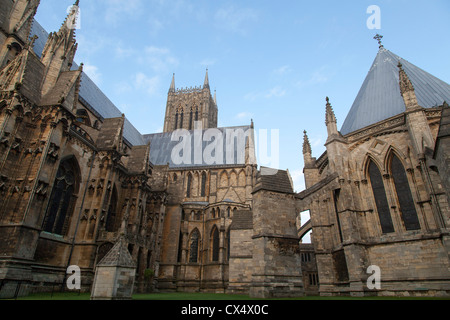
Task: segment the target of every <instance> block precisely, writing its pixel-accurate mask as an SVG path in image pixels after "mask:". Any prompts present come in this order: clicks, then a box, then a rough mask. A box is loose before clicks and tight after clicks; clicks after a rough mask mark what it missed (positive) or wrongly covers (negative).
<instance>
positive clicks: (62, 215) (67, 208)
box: [43, 158, 79, 235]
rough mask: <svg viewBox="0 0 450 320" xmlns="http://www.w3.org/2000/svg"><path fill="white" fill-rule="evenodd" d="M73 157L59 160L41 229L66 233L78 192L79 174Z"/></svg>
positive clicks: (60, 233)
mask: <svg viewBox="0 0 450 320" xmlns="http://www.w3.org/2000/svg"><path fill="white" fill-rule="evenodd" d="M77 168H78V166H77V165H76V163H75V160H74V158H71V159H68V160H65V161H63V162H61V164H60V166H59V168H58V172H57V174H56V179H55V183H54V185H53V190H52V194H51V196H50V202H49V205H48V208H47V212H46V214H45V219H44V225H43V230H44V231H46V232H50V233H54V234H58V235H66V233H67V229H68V220H69V218H70V216H71V215H72V212H73V209H74V204H75V201H76V193H77V192H78V185H79V174H78V172H79V171H78V169H77Z"/></svg>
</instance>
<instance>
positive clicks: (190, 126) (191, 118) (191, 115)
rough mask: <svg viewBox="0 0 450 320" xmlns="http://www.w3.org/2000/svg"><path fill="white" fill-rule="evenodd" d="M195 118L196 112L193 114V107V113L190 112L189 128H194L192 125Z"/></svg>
mask: <svg viewBox="0 0 450 320" xmlns="http://www.w3.org/2000/svg"><path fill="white" fill-rule="evenodd" d="M193 118H194V114H193V111H192V109H191V114H190V117H189V130H192V128H193V127H194V126H193V125H192V121H193Z"/></svg>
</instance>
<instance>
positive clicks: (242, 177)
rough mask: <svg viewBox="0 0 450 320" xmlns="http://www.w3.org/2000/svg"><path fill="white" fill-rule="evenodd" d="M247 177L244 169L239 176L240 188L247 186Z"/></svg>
mask: <svg viewBox="0 0 450 320" xmlns="http://www.w3.org/2000/svg"><path fill="white" fill-rule="evenodd" d="M246 178H247V177H246V175H245V170H244V169H242V170H241V171H240V172H239V175H238V186H241V187H242V186H245V185H246V180H247V179H246Z"/></svg>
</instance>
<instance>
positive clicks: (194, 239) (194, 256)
mask: <svg viewBox="0 0 450 320" xmlns="http://www.w3.org/2000/svg"><path fill="white" fill-rule="evenodd" d="M200 239H201V237H200V231H198V229H197V228H195V229H194V230H193V231H192V232H191V235H190V237H189V262H191V263H198V249H199V244H200Z"/></svg>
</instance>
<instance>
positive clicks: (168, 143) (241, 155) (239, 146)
mask: <svg viewBox="0 0 450 320" xmlns="http://www.w3.org/2000/svg"><path fill="white" fill-rule="evenodd" d="M208 130H210V129H206V130H202V136H203V137H205V133H206V132H207V131H208ZM212 130H217V131H215V132H216V133H218V134H220V135H221V136H222V138H223V141H222V142H221V143H219V144H218V145H219V146H220V148H217V150H216V151H217V152H222V156H221V157H219V156H218V158H217V161H214V162H209V161H208V159H207V157H203V156H202V157H201V159H200V161H195V155H196V152H197V155H200V154H201V155H205V154H206V155H211V156H212V158H215V156H216V154H215V151H212V150H209V149H206V148H208V146H211V143H212V142H210V141H211V140H210V141H203V140H205V139H202V138H200V139H196V137H195V134H194V131H193V130H191V131H187V132H188V133H189V135H188V136H187V137H188V140H187V141H189V144H188V146H189V147H186V150H188V151H190V153H191V157H190V161H186V162H187V163H176V162H178V161H176V160H177V159H174V158H173V157H172V152H173V151H174V150H175V152H176V151H177V149H174V148H175V147H177V146H180V142H179V140H177V139H175V138H174V141H172V137H173V134H174V133H173V132H164V133H156V134H148V135H144V140H145V142H150V162H151V163H152V164H154V165H167V164H169V167H170V168H191V167H211V166H227V165H229V166H236V165H243V164H245V144H246V143H247V140H248V136H245V140H240V142H239V139H236V138H233V136H232V134H233V133H240V134H242V133H244V134H245V133H250V131H248V130H251V127H250V126H238V127H226V128H214V129H212ZM196 140H199V141H200V142H201V146H200V145H199V146H198V148H197V145H196V143H198V142H197V141H196ZM206 140H208V139H206ZM183 141H184V140H183ZM210 151H211V152H210ZM181 155H183V154H182V153H181ZM228 157H230V158H228ZM174 160H175V161H174Z"/></svg>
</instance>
